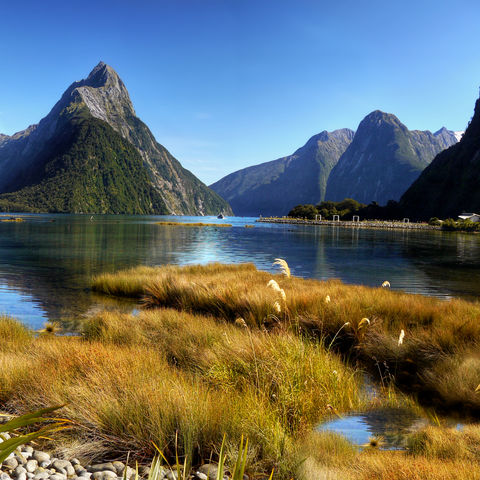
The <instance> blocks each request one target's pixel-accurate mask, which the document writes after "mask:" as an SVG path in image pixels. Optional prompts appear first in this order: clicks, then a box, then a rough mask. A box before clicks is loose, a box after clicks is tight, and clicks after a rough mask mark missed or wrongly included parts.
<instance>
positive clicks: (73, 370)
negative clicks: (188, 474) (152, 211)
mask: <svg viewBox="0 0 480 480" xmlns="http://www.w3.org/2000/svg"><path fill="white" fill-rule="evenodd" d="M0 324H1V322H0ZM0 328H1V327H0ZM8 328H10V329H12V331H14V332H15V331H16V329H15V328H14V326H13V324H9V326H8ZM3 331H5V332H7V327H5V329H4V330H3ZM33 342H34V343H33V344H32V345H30V347H29V348H25V349H18V350H9V351H5V352H0V392H1V401H2V402H3V403H4V404H6V405H8V406H10V408H11V409H13V408H14V409H16V410H17V411H29V410H33V409H36V408H39V407H41V406H44V405H52V404H62V403H67V406H66V407H65V415H67V416H68V418H70V419H72V420H74V421H76V422H78V423H79V424H80V425H81V426H82V428H79V429H78V430H77V431H76V434H77V435H80V437H81V438H82V440H83V441H84V442H87V443H88V442H92V441H93V445H94V448H95V452H90V454H91V455H98V456H102V455H106V453H108V452H110V453H114V454H115V455H116V456H118V455H122V453H123V454H124V453H125V452H127V451H133V452H135V453H136V454H137V455H139V454H140V455H152V454H153V453H154V452H153V448H152V443H151V442H152V441H154V442H155V443H156V444H157V445H159V446H160V448H162V450H163V451H164V452H166V454H167V455H170V457H172V456H173V454H174V445H175V435H176V433H177V432H178V435H179V453H180V454H181V455H187V456H188V459H190V461H193V462H194V463H198V462H199V461H200V459H208V458H209V456H210V455H211V453H212V452H218V451H219V447H220V445H221V442H222V438H223V435H224V434H226V435H227V439H228V444H227V451H229V452H236V450H237V449H238V443H239V440H240V438H241V435H246V436H248V438H249V445H250V447H249V454H248V463H249V469H250V470H254V471H255V470H257V471H270V469H271V468H272V467H275V468H276V472H277V476H276V478H278V479H282V478H288V473H289V472H291V471H292V468H294V466H293V465H292V462H293V461H294V460H293V457H292V455H291V454H290V453H289V452H291V451H292V450H293V445H294V443H295V442H296V440H297V438H299V437H302V436H303V435H304V433H305V432H308V431H310V430H311V429H312V428H313V426H314V425H315V424H316V423H317V422H319V421H320V420H321V419H322V418H325V417H326V416H327V415H329V412H330V411H329V408H328V407H327V405H334V406H335V408H336V409H337V410H338V411H340V412H342V411H346V410H350V409H352V408H361V407H363V406H365V404H366V399H365V397H364V394H363V393H362V390H361V385H362V375H361V374H360V372H355V371H354V370H353V369H351V368H349V367H347V366H345V365H344V364H343V363H342V362H341V360H340V359H339V358H338V357H337V356H336V355H334V354H332V353H329V352H326V351H325V349H323V348H322V346H321V345H320V344H318V343H310V342H305V341H303V340H302V339H301V338H299V337H297V336H295V335H294V334H292V333H289V332H285V331H278V332H276V333H267V332H262V331H259V330H256V331H251V330H250V329H248V328H245V327H237V326H235V325H231V324H227V323H218V322H217V321H215V320H214V319H212V318H208V317H201V316H198V315H197V316H193V315H189V314H186V313H182V312H178V311H175V310H164V309H162V310H155V311H147V312H142V313H141V314H140V315H139V316H133V315H125V314H123V315H122V314H116V313H111V312H110V313H108V312H106V313H103V314H101V315H99V316H98V317H97V318H94V319H90V320H89V321H88V322H87V323H86V325H85V330H84V335H83V336H82V337H58V336H57V337H55V336H51V335H41V336H39V337H37V338H35V339H34V340H33ZM77 441H78V440H77ZM99 441H100V442H101V443H100V445H99ZM65 443H66V444H68V441H67V440H65ZM83 449H84V450H85V447H83ZM230 458H232V457H230Z"/></svg>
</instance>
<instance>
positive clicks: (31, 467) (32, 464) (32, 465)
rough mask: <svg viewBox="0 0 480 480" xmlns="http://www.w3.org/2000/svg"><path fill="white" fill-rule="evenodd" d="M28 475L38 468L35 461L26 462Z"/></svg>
mask: <svg viewBox="0 0 480 480" xmlns="http://www.w3.org/2000/svg"><path fill="white" fill-rule="evenodd" d="M25 468H26V469H27V472H28V473H33V472H34V471H35V470H36V469H37V468H38V462H37V461H36V460H33V459H32V460H28V462H27V463H26V465H25Z"/></svg>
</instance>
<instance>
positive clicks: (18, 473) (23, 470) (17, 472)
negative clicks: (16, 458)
mask: <svg viewBox="0 0 480 480" xmlns="http://www.w3.org/2000/svg"><path fill="white" fill-rule="evenodd" d="M13 473H14V474H15V475H16V476H18V475H20V474H21V473H27V470H26V469H25V467H22V466H21V465H19V466H18V467H17V468H16V469H15V470H14V471H13Z"/></svg>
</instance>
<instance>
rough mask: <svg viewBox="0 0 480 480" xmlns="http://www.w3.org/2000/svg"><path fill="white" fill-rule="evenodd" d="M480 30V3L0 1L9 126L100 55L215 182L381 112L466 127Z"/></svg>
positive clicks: (193, 165) (16, 125) (477, 71)
mask: <svg viewBox="0 0 480 480" xmlns="http://www.w3.org/2000/svg"><path fill="white" fill-rule="evenodd" d="M479 26H480V2H478V0H457V1H455V2H451V1H443V0H436V1H430V0H420V1H419V0H415V1H411V0H403V1H401V2H400V1H399V2H394V1H385V0H382V1H376V0H372V1H369V0H363V1H358V0H355V1H350V0H337V1H333V2H332V1H330V0H329V1H328V2H324V1H322V0H317V1H310V0H292V1H287V0H285V1H284V0H275V1H274V0H148V1H147V0H135V1H133V0H115V1H111V0H95V1H92V0H84V1H83V2H68V1H65V0H62V1H49V0H44V1H42V2H39V1H38V0H35V1H31V0H25V1H22V2H10V1H9V2H8V3H7V2H2V6H1V9H0V45H2V49H1V55H0V133H5V134H9V135H10V134H13V133H14V132H16V131H19V130H22V129H24V128H26V127H27V126H28V125H30V124H34V123H37V122H38V121H39V120H40V119H41V118H42V117H44V116H45V115H46V114H47V113H48V112H49V110H50V109H51V107H52V106H53V105H54V104H55V102H56V101H57V100H58V99H59V98H60V96H61V94H62V93H63V91H64V90H65V89H66V88H67V87H68V86H69V85H70V84H71V83H72V82H73V81H75V80H80V79H82V78H85V77H86V76H88V74H89V72H90V71H91V70H92V69H93V67H94V66H95V65H96V64H97V63H98V62H99V61H100V60H102V61H104V62H105V63H107V64H109V65H111V66H112V67H113V68H114V69H115V70H116V71H117V73H118V74H119V75H120V77H121V78H122V80H123V81H124V83H125V85H126V87H127V89H128V90H129V93H130V97H131V99H132V101H133V104H134V106H135V109H136V112H137V115H138V116H139V117H140V118H141V119H142V120H143V121H144V122H145V123H146V124H147V125H148V126H149V127H150V129H151V130H152V132H153V134H154V135H155V137H156V138H157V140H158V141H159V142H160V143H161V144H163V145H164V146H165V147H166V148H167V149H168V150H169V151H170V152H171V153H172V154H173V155H174V156H175V157H177V158H178V159H179V160H180V162H181V163H182V164H183V166H185V167H186V168H188V169H189V170H191V171H192V172H193V173H194V174H195V175H197V176H198V177H199V178H200V179H201V180H202V181H204V182H205V183H206V184H210V183H212V182H214V181H216V180H218V179H220V178H221V177H223V176H224V175H226V174H228V173H231V172H233V171H235V170H238V169H240V168H244V167H246V166H250V165H255V164H258V163H262V162H266V161H269V160H274V159H276V158H279V157H283V156H285V155H289V154H291V153H293V152H294V151H295V150H296V149H297V148H299V147H301V146H302V145H303V144H305V143H306V141H307V140H308V139H309V138H310V137H311V136H312V135H315V134H317V133H319V132H321V131H323V130H329V131H331V130H334V129H337V128H345V127H348V128H351V129H354V130H355V129H356V128H357V126H358V123H359V122H360V121H361V120H362V118H363V117H365V115H367V114H368V113H370V112H371V111H373V110H376V109H380V110H383V111H386V112H389V113H394V114H395V115H397V116H398V117H399V119H400V120H401V121H402V122H403V123H404V124H405V125H407V127H408V128H410V129H421V130H431V131H435V130H438V129H439V128H441V127H442V126H446V127H447V128H449V129H451V130H464V129H465V127H466V125H467V123H468V121H469V120H470V118H471V116H472V114H473V107H474V102H475V100H476V98H478V95H479V86H480V56H479V49H478V38H479V28H480V27H479Z"/></svg>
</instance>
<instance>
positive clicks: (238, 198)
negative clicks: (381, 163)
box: [210, 128, 354, 216]
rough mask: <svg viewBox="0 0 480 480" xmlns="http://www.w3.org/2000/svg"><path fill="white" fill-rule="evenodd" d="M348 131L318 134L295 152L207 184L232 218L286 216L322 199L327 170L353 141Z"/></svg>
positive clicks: (328, 171) (351, 133)
mask: <svg viewBox="0 0 480 480" xmlns="http://www.w3.org/2000/svg"><path fill="white" fill-rule="evenodd" d="M353 135H354V132H353V131H352V130H349V129H348V128H345V129H341V130H335V131H333V132H327V131H324V132H321V133H319V134H318V135H315V136H313V137H312V138H310V140H308V142H307V143H306V144H305V145H304V146H303V147H301V148H299V149H298V150H297V151H295V153H293V154H292V155H289V156H287V157H283V158H279V159H277V160H273V161H271V162H266V163H262V164H260V165H255V166H252V167H248V168H244V169H242V170H238V171H237V172H234V173H231V174H230V175H227V176H226V177H224V178H222V179H221V180H219V181H218V182H216V183H214V184H212V185H210V188H212V189H213V190H215V191H216V192H217V193H218V194H219V195H221V196H222V197H223V198H225V199H226V200H227V201H228V202H229V203H230V205H231V206H232V208H233V211H234V212H235V214H236V215H241V216H258V215H264V216H269V215H286V214H287V213H288V212H289V211H290V210H291V208H292V207H293V206H295V205H298V204H303V203H318V202H321V201H322V200H323V199H324V197H325V189H326V186H327V179H328V176H329V175H330V171H331V170H332V168H333V167H334V166H335V164H336V163H337V161H338V159H339V158H340V156H341V155H342V153H343V152H344V151H345V149H346V148H347V147H348V145H349V144H350V142H351V141H352V139H353Z"/></svg>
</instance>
